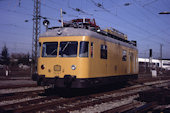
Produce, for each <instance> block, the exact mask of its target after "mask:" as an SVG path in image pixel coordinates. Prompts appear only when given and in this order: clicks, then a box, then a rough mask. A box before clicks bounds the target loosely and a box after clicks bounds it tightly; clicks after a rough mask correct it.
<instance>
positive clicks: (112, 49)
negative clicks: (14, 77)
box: [38, 36, 138, 78]
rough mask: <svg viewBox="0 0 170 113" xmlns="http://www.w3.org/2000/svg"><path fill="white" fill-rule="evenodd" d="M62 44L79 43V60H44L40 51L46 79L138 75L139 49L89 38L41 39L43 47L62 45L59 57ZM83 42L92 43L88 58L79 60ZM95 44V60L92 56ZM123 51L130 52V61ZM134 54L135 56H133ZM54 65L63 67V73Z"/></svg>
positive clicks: (41, 72)
mask: <svg viewBox="0 0 170 113" xmlns="http://www.w3.org/2000/svg"><path fill="white" fill-rule="evenodd" d="M60 41H78V52H77V57H64V58H63V57H59V56H57V57H41V52H40V57H39V58H38V74H39V75H45V77H49V78H53V77H55V76H58V77H59V78H63V77H64V75H72V76H76V77H77V78H95V77H107V76H118V75H130V74H137V73H138V61H137V58H138V56H137V55H138V53H137V50H134V49H131V48H127V47H125V46H122V45H119V44H114V43H111V42H106V41H104V40H100V39H97V38H93V37H88V36H71V37H70V36H67V37H42V38H41V37H40V38H39V42H40V43H41V45H42V44H43V42H58V51H57V55H58V54H59V43H60ZM80 41H89V57H88V58H82V57H79V43H80ZM91 42H93V58H91V57H90V43H91ZM101 44H106V45H107V53H108V54H107V60H106V59H101V58H100V46H101ZM123 50H126V51H127V61H122V51H123ZM41 51H42V47H41ZM132 53H133V55H132ZM130 55H131V56H132V57H130ZM41 65H44V66H45V69H44V70H42V69H41ZM54 65H61V71H54ZM72 65H76V70H72V69H71V66H72Z"/></svg>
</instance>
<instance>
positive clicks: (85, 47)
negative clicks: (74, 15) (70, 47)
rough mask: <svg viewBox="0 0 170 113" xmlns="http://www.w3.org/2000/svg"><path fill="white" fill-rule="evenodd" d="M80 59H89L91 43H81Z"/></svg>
mask: <svg viewBox="0 0 170 113" xmlns="http://www.w3.org/2000/svg"><path fill="white" fill-rule="evenodd" d="M79 56H80V57H89V42H85V41H81V42H80V51H79Z"/></svg>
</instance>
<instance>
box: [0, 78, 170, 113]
mask: <svg viewBox="0 0 170 113" xmlns="http://www.w3.org/2000/svg"><path fill="white" fill-rule="evenodd" d="M169 82H170V80H160V81H155V82H147V83H143V84H140V85H134V86H131V87H127V88H123V89H119V90H115V91H108V92H103V93H97V94H90V95H86V96H76V97H72V98H63V97H59V96H57V95H56V96H40V97H37V98H34V99H31V100H25V101H22V102H17V103H13V104H8V105H2V106H0V108H1V111H0V112H9V111H10V112H17V113H19V112H78V111H79V112H83V111H85V112H89V111H87V110H91V111H92V110H93V112H98V111H99V112H105V111H108V110H113V108H114V110H115V109H117V110H120V109H121V110H123V109H124V111H126V110H129V109H132V108H134V107H135V108H140V107H142V106H145V108H146V106H150V107H151V105H155V103H149V105H148V103H143V102H140V101H137V100H136V98H138V97H139V92H142V91H147V90H150V89H153V88H155V87H164V86H167V85H168V83H169ZM134 105H135V106H134ZM103 106H105V107H104V108H103ZM121 106H122V107H121ZM94 108H97V109H94ZM95 110H97V111H95Z"/></svg>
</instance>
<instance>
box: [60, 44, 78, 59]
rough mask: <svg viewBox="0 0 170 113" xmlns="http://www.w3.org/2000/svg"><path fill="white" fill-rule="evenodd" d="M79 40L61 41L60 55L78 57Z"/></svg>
mask: <svg viewBox="0 0 170 113" xmlns="http://www.w3.org/2000/svg"><path fill="white" fill-rule="evenodd" d="M77 46H78V42H61V43H60V51H59V56H60V57H76V56H77Z"/></svg>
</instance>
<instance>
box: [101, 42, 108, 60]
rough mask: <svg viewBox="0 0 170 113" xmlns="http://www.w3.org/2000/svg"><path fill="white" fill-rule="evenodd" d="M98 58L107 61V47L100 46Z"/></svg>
mask: <svg viewBox="0 0 170 113" xmlns="http://www.w3.org/2000/svg"><path fill="white" fill-rule="evenodd" d="M100 58H101V59H107V45H101V47H100Z"/></svg>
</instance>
